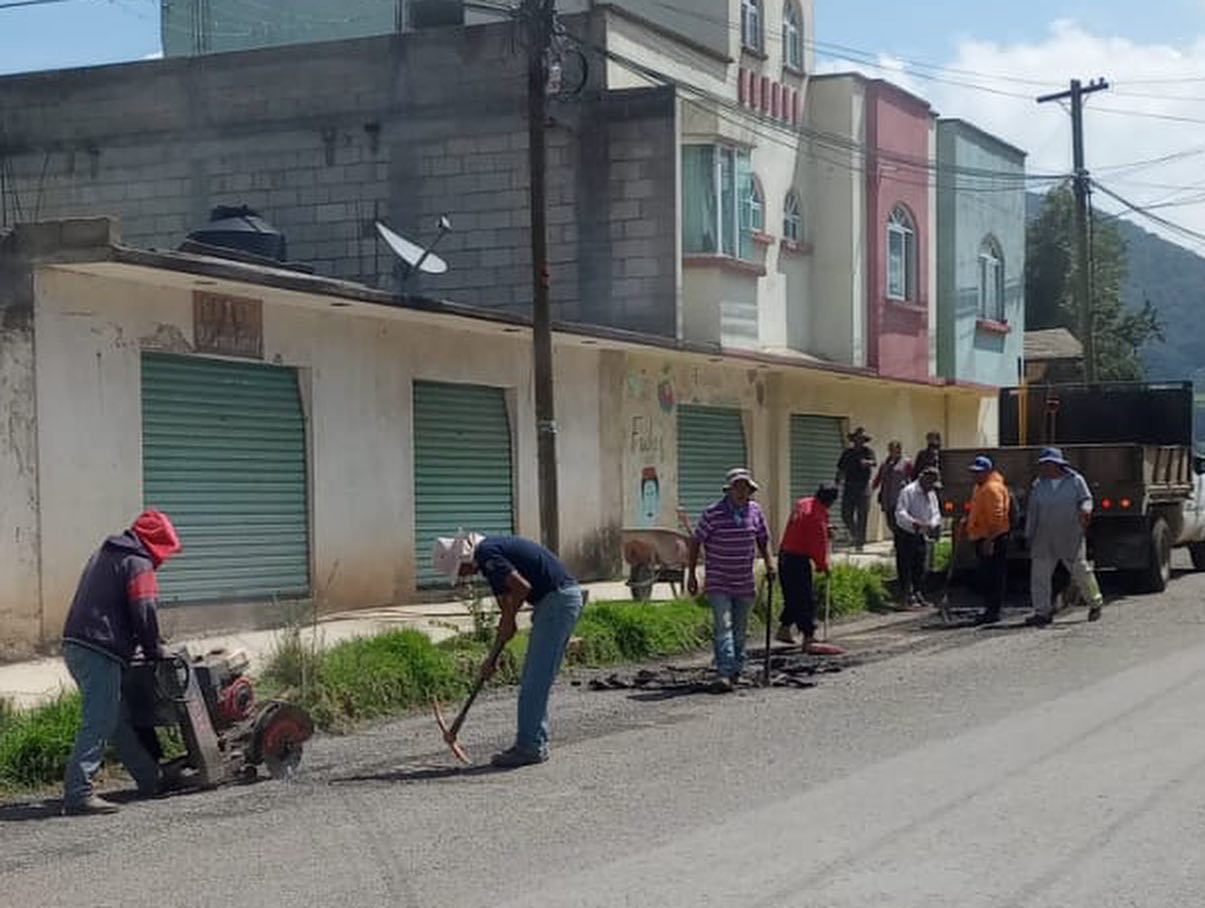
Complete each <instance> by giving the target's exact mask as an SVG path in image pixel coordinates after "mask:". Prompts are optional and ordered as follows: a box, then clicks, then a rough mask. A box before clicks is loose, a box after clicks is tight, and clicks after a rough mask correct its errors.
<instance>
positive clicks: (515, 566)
mask: <svg viewBox="0 0 1205 908" xmlns="http://www.w3.org/2000/svg"><path fill="white" fill-rule="evenodd" d="M432 559H433V561H434V563H435V567H436V568H437V569H438V570H439V571H440V572H442V573H443V574H445V575H446V576H447V577H448V578H449V579H451V580H452V582H453V583H456V582H457V581H458V580H459V579H460V578H462V577H468V576H470V575H472V574H476V573H477V572H480V573H481V574H482V575H483V576H484V577H485V580H486V582H487V583H488V584H489V585H490V589H491V590H493V593H494V596H495V597H496V599H497V601H498V608H499V609H500V610H501V612H502V616H501V618H500V619H499V620H498V632H497V641H498V642H499V644H500V645H505V643H506V642H507V641H509V640H510V639H511V638H512V637H513V636H514V635H515V632H516V630H517V627H516V620H515V619H516V616H517V615H518V613H519V609H520V608H522V606H523V603H524V602H530V603H531V604H532V615H531V636H530V638H529V639H528V643H527V658H526V659H525V660H524V662H523V679H522V681H521V686H520V688H519V721H518V730H517V732H516V734H515V743H514V746H512V747H510V748H508V749H507V750H504V751H502V752H501V753H497V754H494V756H493V758H492V759H491V761H490V762H491V763H493V765H494V766H498V767H502V768H504V769H514V768H517V767H519V766H529V765H531V764H533V763H543V762H544V761H545V760H547V759H548V697H549V695H550V694H551V692H552V684H553V682H554V681H555V680H556V675H557V672H558V671H559V670H560V667H561V662H562V661H563V660H564V658H565V649H566V647H567V646H568V645H569V638H570V637H571V636H572V635H573V629H574V627H576V626H577V620H578V618H580V617H581V614H582V590H581V587H579V586H578V584H577V581H576V580H574V579H573V577H572V576H571V575H570V574H569V571H568V570H567V569H566V568H565V565H563V564H562V563H561V562H560V560H559V559H558V558H557V557H556V556H555V555H554V554H553V553H552V552H550V551H548V549H546V548H544V547H543V546H542V545H538V544H537V543H534V542H532V541H531V540H529V539H523V538H521V537H519V536H481V535H479V534H477V533H463V532H462V533H461V534H460V535H458V536H457V537H456V538H455V539H437V540H436V541H435V550H434V552H433V553H432ZM496 669H497V664H496V662H494V661H490V662H487V663H486V664H485V665H483V666H482V667H481V672H482V674H483V675H485V676H486V677H489V676H490V675H492V674H493V673H494V671H495V670H496Z"/></svg>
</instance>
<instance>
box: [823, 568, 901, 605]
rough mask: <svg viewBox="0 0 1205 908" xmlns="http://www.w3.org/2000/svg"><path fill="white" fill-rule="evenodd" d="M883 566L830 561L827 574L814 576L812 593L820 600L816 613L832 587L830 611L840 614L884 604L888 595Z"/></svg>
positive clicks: (888, 598) (887, 601)
mask: <svg viewBox="0 0 1205 908" xmlns="http://www.w3.org/2000/svg"><path fill="white" fill-rule="evenodd" d="M886 571H887V569H886V568H879V567H873V568H863V567H857V566H855V565H852V564H834V565H833V566H832V570H831V572H830V573H829V574H827V575H825V574H821V575H819V576H818V577H817V578H816V597H817V601H818V602H819V603H820V614H821V615H822V616H823V614H824V601H825V597H826V596H827V595H828V591H829V587H831V588H832V615H833V617H834V618H841V617H844V616H846V615H856V614H859V613H860V612H865V611H878V610H881V609H884V608H886V607H887V605H888V603H889V601H890V596H889V595H888V592H887V585H886V579H887V573H886Z"/></svg>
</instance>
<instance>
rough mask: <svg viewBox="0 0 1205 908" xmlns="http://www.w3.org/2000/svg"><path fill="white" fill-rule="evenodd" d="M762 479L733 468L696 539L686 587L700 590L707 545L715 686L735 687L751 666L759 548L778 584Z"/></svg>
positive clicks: (768, 576) (694, 593)
mask: <svg viewBox="0 0 1205 908" xmlns="http://www.w3.org/2000/svg"><path fill="white" fill-rule="evenodd" d="M756 491H757V483H756V482H754V481H753V476H752V474H751V473H750V472H749V471H748V470H747V469H745V468H744V467H737V468H735V469H732V470H729V471H728V476H727V479H726V481H725V482H724V497H723V498H721V499H720V500H719V501H717V502H716V503H715V504H713V505H712V506H711V507H709V508H708V509H707V510H706V511H704V512H703V515H702V516H701V517H700V518H699V525H698V526H697V527H695V534H694V536H692V537H691V540H690V567H689V570H688V572H687V579H686V589H687V591H688V592H689V593H690V594H691V595H692V596H697V595H698V593H699V578H698V574H697V571H698V566H699V548H700V547H703V548H704V549H706V554H707V573H706V575H705V580H706V584H707V601H708V603H710V605H711V610H712V613H713V615H714V617H715V670H716V675H717V676H718V677H717V678H716V682H715V689H716V690H717V691H718V692H722V693H726V692H728V691H731V690H732V689H733V688H734V686H735V684H736V682H737V681H738V680H739V679H740V676H741V672H742V671H743V670H744V667H745V635H746V633H747V631H748V627H749V612H750V611H752V609H753V603H754V601H755V600H756V599H757V580H756V578H755V577H754V574H753V565H754V563H755V561H756V560H757V554H758V552H760V553H761V556H762V558H763V559H765V562H766V579H767V580H768V581H769V582H770V583H773V582H774V560H773V558H772V557H771V555H770V548H769V544H770V531H769V529H768V528H767V526H766V518H765V516H764V515H763V514H762V511H761V508H760V507H758V504H757V502H756V501H754V500H753V493H754V492H756Z"/></svg>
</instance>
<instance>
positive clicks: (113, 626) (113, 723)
mask: <svg viewBox="0 0 1205 908" xmlns="http://www.w3.org/2000/svg"><path fill="white" fill-rule="evenodd" d="M179 551H180V539H179V537H178V536H177V535H176V530H175V527H173V526H172V522H171V520H170V519H168V516H167V515H166V514H163V513H160V512H159V511H153V510H151V511H146V512H144V513H143V514H142V515H141V516H139V518H138V519H137V520H136V521H134V525H133V526H132V527H130V528H129V529H128V530H126V531H125V532H124V533H121V534H120V535H117V536H110V537H109V538H108V539H106V540H105V541H104V543H103V544H102V545H101V547H100V548H99V549H97V550H96V552H95V553H94V554H93V555H92V557H91V558H90V559H89V560H88V563H87V565H86V566H85V567H84V573H83V576H82V577H80V581H79V586H78V587H77V589H76V591H75V599H74V601H73V602H72V603H71V610H70V611H69V612H68V613H67V623H66V625H65V626H64V627H63V659H64V661H65V662H66V663H67V669H68V671H70V672H71V677H72V678H74V679H75V683H76V685H77V686H78V687H79V690H80V696H81V697H82V699H83V712H84V716H83V723H82V725H81V726H80V730H79V734H77V735H76V738H75V747H74V749H73V750H72V751H71V757H70V758H69V759H68V761H67V773H66V778H65V780H64V787H63V812H64V813H68V814H86V813H113V812H115V811H116V810H117V805H116V804H113V803H112V802H110V801H106V800H104V799H103V798H101V797H99V796H98V795H97V794H96V793H95V792H94V791H93V789H92V777H93V776H94V775H96V772H97V770H98V769H100V764H101V760H102V758H103V757H104V752H105V747H106V746H108V745H109V744H112V745H113V746H114V747H115V748H116V749H117V755H118V756H119V757H120V758H121V762H122V763H123V764H125V767H126V769H127V770H129V773H130V775H131V776H133V778H134V781H135V782H136V783H137V785H138V791H139V793H141V794H142V795H144V796H148V797H149V796H152V795H155V794H157V793H158V792H159V791H160V790H161V788H162V786H163V777H162V772H161V771H160V768H159V764H158V762H157V761H156V760H155V758H154V757H153V756H151V754H150V753H148V752H147V750H146V748H145V747H144V746H143V745H142V743H141V742H140V741H139V736H138V734H137V732H136V731H135V730H134V728H133V726H132V725H131V724H130V715H129V710H128V708H127V706H126V705H125V704H123V702H122V694H121V684H122V677H123V675H124V673H125V670H126V667H127V666H128V665H129V662H130V659H131V658H133V656H134V654H135V653H136V652H141V654H142V656H143V657H144V658H148V659H155V658H159V657H160V656H161V655H162V652H161V649H160V640H159V616H158V613H157V608H158V604H159V583H158V581H157V580H156V578H155V571H156V570H157V569H158V568H159V567H160V566H161V565H162V564H163V563H164V562H165V561H167V559H169V558H171V557H172V556H173V555H175V554H176V553H177V552H179Z"/></svg>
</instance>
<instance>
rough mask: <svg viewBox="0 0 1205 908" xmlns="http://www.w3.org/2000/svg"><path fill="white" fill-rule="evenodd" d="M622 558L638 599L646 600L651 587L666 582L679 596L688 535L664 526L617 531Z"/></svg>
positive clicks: (651, 590) (687, 547)
mask: <svg viewBox="0 0 1205 908" xmlns="http://www.w3.org/2000/svg"><path fill="white" fill-rule="evenodd" d="M620 542H621V543H622V546H623V560H624V563H625V564H627V565H628V589H629V590H631V591H632V598H633V599H635V600H636V601H637V602H648V600H649V599H651V598H652V595H653V586H654V585H655V584H658V583H668V584H669V588H670V592H671V593H673V595H674V597H675V598H676V597H677V596H679V595H681V592H682V587H683V585H684V580H685V575H686V565H687V558H688V555H689V552H690V536H689V535H687V534H686V533H682V532H679V531H678V530H671V529H668V528H666V527H649V528H648V529H624V530H620Z"/></svg>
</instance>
